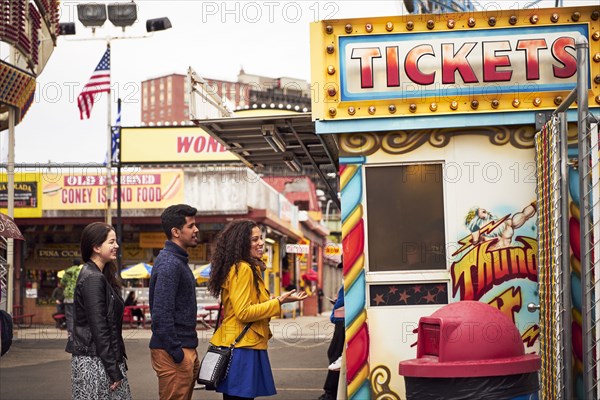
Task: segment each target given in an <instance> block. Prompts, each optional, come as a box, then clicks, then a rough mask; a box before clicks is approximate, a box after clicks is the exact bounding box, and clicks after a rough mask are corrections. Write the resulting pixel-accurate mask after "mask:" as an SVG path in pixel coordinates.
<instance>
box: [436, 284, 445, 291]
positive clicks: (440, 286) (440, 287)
mask: <svg viewBox="0 0 600 400" xmlns="http://www.w3.org/2000/svg"><path fill="white" fill-rule="evenodd" d="M436 288H437V291H438V293H444V292H445V291H446V285H437V286H436Z"/></svg>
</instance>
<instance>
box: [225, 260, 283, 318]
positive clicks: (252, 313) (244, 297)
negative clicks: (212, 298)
mask: <svg viewBox="0 0 600 400" xmlns="http://www.w3.org/2000/svg"><path fill="white" fill-rule="evenodd" d="M229 299H230V300H231V305H232V306H233V312H234V313H235V316H236V318H237V319H238V320H240V321H241V322H243V323H248V322H254V321H259V320H261V319H266V318H271V317H275V316H278V315H279V314H280V312H281V306H280V304H279V300H277V299H272V300H267V301H265V302H264V303H259V304H252V302H253V301H254V302H256V301H257V300H258V294H257V293H256V287H255V286H254V277H253V275H252V270H251V267H249V266H248V265H244V264H241V265H240V266H239V268H238V271H237V273H236V272H235V267H232V271H231V273H230V283H229Z"/></svg>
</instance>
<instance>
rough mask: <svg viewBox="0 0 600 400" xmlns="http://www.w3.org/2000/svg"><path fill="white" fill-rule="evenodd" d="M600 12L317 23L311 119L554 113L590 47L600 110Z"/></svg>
mask: <svg viewBox="0 0 600 400" xmlns="http://www.w3.org/2000/svg"><path fill="white" fill-rule="evenodd" d="M599 13H600V7H598V6H591V7H578V8H562V7H561V8H553V9H536V10H520V12H519V11H518V10H492V11H489V10H488V11H483V12H475V13H464V14H462V13H449V14H442V15H423V14H422V15H408V16H393V17H376V18H360V19H352V20H331V21H322V22H317V23H314V24H312V26H311V41H312V50H311V51H312V55H313V62H312V64H313V70H312V73H313V76H312V81H313V85H315V91H314V92H315V93H316V94H317V95H315V96H313V118H315V119H319V120H327V119H329V120H333V119H355V118H377V117H401V116H414V115H420V114H427V115H431V114H433V113H435V114H460V113H467V112H468V113H474V112H475V113H476V112H503V111H523V110H539V109H554V108H556V107H557V105H558V104H560V103H561V101H562V99H564V98H566V97H567V95H568V94H569V92H570V91H571V90H572V89H573V88H574V87H575V86H576V82H577V70H578V68H577V50H576V42H577V40H578V39H579V38H580V37H583V38H585V39H587V41H588V43H589V49H590V52H589V56H590V57H589V60H588V65H589V68H590V75H589V76H586V80H587V82H588V84H587V86H588V88H589V89H590V95H589V102H590V106H591V107H594V106H596V107H597V106H598V104H600V82H599V80H598V79H597V77H598V76H600V63H599V62H598V61H597V60H598V59H600V53H598V51H597V48H598V41H599V40H600V33H598V32H599V31H600V21H599V20H600V18H598V14H599Z"/></svg>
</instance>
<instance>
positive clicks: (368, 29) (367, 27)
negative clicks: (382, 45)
mask: <svg viewBox="0 0 600 400" xmlns="http://www.w3.org/2000/svg"><path fill="white" fill-rule="evenodd" d="M365 31H367V32H368V33H371V32H373V25H372V24H366V25H365Z"/></svg>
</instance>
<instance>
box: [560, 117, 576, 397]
mask: <svg viewBox="0 0 600 400" xmlns="http://www.w3.org/2000/svg"><path fill="white" fill-rule="evenodd" d="M558 117H559V118H560V130H559V135H558V138H559V142H558V143H559V154H560V166H559V168H560V212H561V218H560V231H561V238H560V247H561V249H562V254H561V259H560V264H561V265H560V267H561V271H562V273H561V277H562V280H561V286H562V287H561V289H562V303H563V307H562V309H561V310H560V312H561V315H562V332H563V335H564V336H563V338H562V340H561V342H562V343H561V344H562V353H563V376H564V380H563V382H564V397H563V398H564V399H572V398H573V371H572V368H573V367H572V360H571V359H572V357H573V354H572V353H573V352H572V350H571V342H572V332H571V308H572V306H571V257H570V252H569V243H570V242H569V219H568V210H569V170H568V166H567V159H568V153H567V150H568V145H569V144H568V136H569V127H568V120H567V113H566V112H562V113H560V114H559V115H558Z"/></svg>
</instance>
